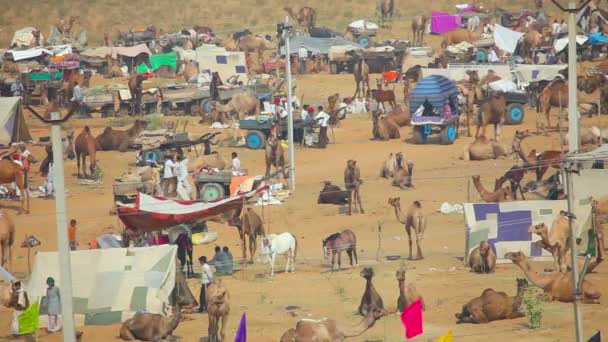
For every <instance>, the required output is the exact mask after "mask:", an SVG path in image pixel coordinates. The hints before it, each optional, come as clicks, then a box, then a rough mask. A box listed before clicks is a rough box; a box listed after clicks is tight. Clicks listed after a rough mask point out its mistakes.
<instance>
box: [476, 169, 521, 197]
mask: <svg viewBox="0 0 608 342" xmlns="http://www.w3.org/2000/svg"><path fill="white" fill-rule="evenodd" d="M472 179H473V185H475V189H477V192H479V195H480V196H481V199H482V200H484V201H485V202H488V203H497V202H510V201H512V200H513V198H512V197H511V189H509V187H505V188H502V189H500V190H497V191H494V192H489V191H488V190H486V189H485V188H484V186H483V184H481V180H480V177H479V175H476V176H473V177H472Z"/></svg>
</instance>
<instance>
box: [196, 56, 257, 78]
mask: <svg viewBox="0 0 608 342" xmlns="http://www.w3.org/2000/svg"><path fill="white" fill-rule="evenodd" d="M196 61H197V62H198V66H199V70H200V71H201V72H202V73H208V74H211V73H213V72H217V73H218V74H219V75H220V78H221V79H222V80H223V81H226V80H227V79H228V78H230V77H231V76H235V75H239V76H240V77H239V81H242V82H243V83H245V84H246V83H247V81H248V77H247V62H246V61H245V53H244V52H240V51H220V50H209V49H207V48H203V47H200V48H198V49H196Z"/></svg>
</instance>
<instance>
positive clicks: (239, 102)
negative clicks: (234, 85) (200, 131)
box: [211, 92, 260, 120]
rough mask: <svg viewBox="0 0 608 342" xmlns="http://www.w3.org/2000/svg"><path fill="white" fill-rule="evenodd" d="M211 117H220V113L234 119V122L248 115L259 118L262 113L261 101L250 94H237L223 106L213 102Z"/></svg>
mask: <svg viewBox="0 0 608 342" xmlns="http://www.w3.org/2000/svg"><path fill="white" fill-rule="evenodd" d="M212 106H213V107H212V108H213V110H212V112H211V115H212V116H213V117H216V116H218V115H219V114H220V113H221V114H224V115H228V116H230V117H232V118H233V119H234V120H237V119H240V118H243V117H245V116H248V115H255V116H257V115H258V113H259V111H260V101H259V100H258V98H257V97H256V96H255V95H254V94H253V93H250V92H243V93H238V94H235V95H234V96H233V97H232V99H230V102H228V103H227V104H225V105H222V104H220V103H218V102H213V104H212Z"/></svg>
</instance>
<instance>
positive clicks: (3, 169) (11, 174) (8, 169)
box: [0, 158, 30, 214]
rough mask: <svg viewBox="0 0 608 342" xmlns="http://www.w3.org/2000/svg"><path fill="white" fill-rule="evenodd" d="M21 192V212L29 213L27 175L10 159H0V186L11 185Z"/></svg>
mask: <svg viewBox="0 0 608 342" xmlns="http://www.w3.org/2000/svg"><path fill="white" fill-rule="evenodd" d="M13 182H15V184H16V185H17V188H18V189H19V191H20V192H21V212H25V213H26V214H29V213H30V195H29V191H28V185H27V175H26V173H25V170H24V169H23V167H22V166H21V165H19V164H17V163H15V162H14V161H12V160H10V159H7V158H5V159H0V184H9V183H13Z"/></svg>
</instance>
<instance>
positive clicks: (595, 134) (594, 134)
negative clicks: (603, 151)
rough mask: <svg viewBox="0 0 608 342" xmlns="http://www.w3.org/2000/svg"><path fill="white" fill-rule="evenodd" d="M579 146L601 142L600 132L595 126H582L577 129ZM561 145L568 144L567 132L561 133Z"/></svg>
mask: <svg viewBox="0 0 608 342" xmlns="http://www.w3.org/2000/svg"><path fill="white" fill-rule="evenodd" d="M579 137H580V143H581V146H585V145H600V144H601V143H602V132H601V131H600V129H599V127H597V126H591V127H589V126H582V127H580V130H579ZM561 138H562V145H565V146H568V143H569V142H570V138H569V135H568V133H567V132H566V133H565V134H562V136H561Z"/></svg>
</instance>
